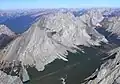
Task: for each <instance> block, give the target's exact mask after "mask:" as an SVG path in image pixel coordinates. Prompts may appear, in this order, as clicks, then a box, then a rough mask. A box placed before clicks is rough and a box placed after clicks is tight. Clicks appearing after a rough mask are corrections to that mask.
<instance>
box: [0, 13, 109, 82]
mask: <svg viewBox="0 0 120 84" xmlns="http://www.w3.org/2000/svg"><path fill="white" fill-rule="evenodd" d="M91 18H93V17H91V14H85V15H82V16H80V17H75V16H74V15H73V14H72V13H69V12H68V13H62V12H58V13H52V14H48V15H44V16H42V17H41V18H40V20H38V21H37V22H36V23H35V24H33V25H32V26H31V27H30V28H29V29H28V31H26V32H25V33H23V34H22V35H21V36H19V37H18V38H16V39H15V40H14V41H12V42H11V43H10V44H9V45H8V46H7V47H5V48H4V49H3V50H2V51H1V54H0V58H1V59H0V60H1V62H3V61H4V62H3V63H2V65H3V64H5V65H6V63H5V62H6V61H7V62H10V63H13V62H14V61H18V62H21V65H22V68H23V69H22V75H24V76H23V80H25V81H27V80H29V77H28V74H27V72H26V70H25V69H24V66H27V65H30V66H34V67H35V68H36V69H37V70H38V71H43V70H44V68H45V65H47V64H49V63H51V62H52V61H54V60H55V59H62V60H64V61H68V60H67V59H66V55H68V52H67V51H70V52H73V53H74V52H76V49H80V48H78V47H77V46H78V45H84V46H91V45H97V46H100V42H105V43H107V42H108V41H107V40H106V39H105V37H104V36H103V35H101V34H99V33H98V32H97V31H96V30H95V27H96V25H97V23H99V22H100V21H101V20H99V21H97V19H96V22H95V20H94V23H93V21H92V20H91Z"/></svg>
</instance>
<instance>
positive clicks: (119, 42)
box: [96, 28, 120, 45]
mask: <svg viewBox="0 0 120 84" xmlns="http://www.w3.org/2000/svg"><path fill="white" fill-rule="evenodd" d="M96 30H97V31H98V32H99V33H100V34H102V35H104V36H105V38H106V39H107V40H108V41H109V43H110V44H113V43H114V44H116V45H120V39H117V37H118V36H117V35H115V34H113V35H111V32H107V31H106V30H105V28H96Z"/></svg>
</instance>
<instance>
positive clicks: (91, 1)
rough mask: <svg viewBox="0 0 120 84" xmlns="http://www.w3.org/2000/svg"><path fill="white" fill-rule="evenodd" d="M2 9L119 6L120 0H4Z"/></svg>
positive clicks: (0, 7)
mask: <svg viewBox="0 0 120 84" xmlns="http://www.w3.org/2000/svg"><path fill="white" fill-rule="evenodd" d="M1 3H2V4H1V5H0V9H3V10H10V9H11V10H14V9H37V8H45V9H52V8H89V7H90V8H94V7H98V8H101V7H107V8H112V7H114V8H119V7H120V0H100V1H98V0H51V1H50V0H19V1H18V0H2V1H1Z"/></svg>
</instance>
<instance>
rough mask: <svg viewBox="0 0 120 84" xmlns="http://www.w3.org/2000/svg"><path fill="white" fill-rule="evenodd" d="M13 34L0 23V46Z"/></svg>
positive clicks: (8, 40)
mask: <svg viewBox="0 0 120 84" xmlns="http://www.w3.org/2000/svg"><path fill="white" fill-rule="evenodd" d="M15 36H16V35H15V33H14V32H12V31H11V30H10V29H9V28H8V27H6V26H5V25H0V48H2V47H4V46H6V45H7V44H8V43H9V42H10V41H11V40H12V39H13V38H14V37H15Z"/></svg>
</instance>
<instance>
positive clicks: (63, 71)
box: [24, 47, 104, 84]
mask: <svg viewBox="0 0 120 84" xmlns="http://www.w3.org/2000/svg"><path fill="white" fill-rule="evenodd" d="M84 49H85V53H82V52H80V51H79V52H78V53H74V54H73V53H70V52H69V55H68V56H67V57H68V60H69V61H68V62H65V61H63V60H58V59H57V60H55V61H54V62H52V63H50V64H48V65H47V66H46V67H45V70H44V71H42V72H38V71H37V70H36V69H35V68H29V69H28V73H29V76H30V79H31V80H30V81H29V82H27V83H24V84H62V80H61V78H64V79H65V82H66V84H81V82H82V81H83V80H84V79H85V78H87V77H88V76H90V75H91V74H92V73H93V72H94V71H95V70H96V69H97V68H99V66H100V65H101V63H102V61H101V58H102V57H103V56H104V55H103V54H101V55H100V51H99V49H98V48H87V47H86V48H84Z"/></svg>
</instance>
